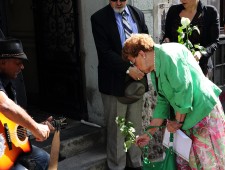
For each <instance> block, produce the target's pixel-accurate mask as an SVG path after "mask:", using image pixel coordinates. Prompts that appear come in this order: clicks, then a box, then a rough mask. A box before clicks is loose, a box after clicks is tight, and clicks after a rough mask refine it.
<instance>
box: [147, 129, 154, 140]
mask: <svg viewBox="0 0 225 170" xmlns="http://www.w3.org/2000/svg"><path fill="white" fill-rule="evenodd" d="M145 134H147V135H148V137H149V138H150V139H152V138H153V137H152V134H151V133H150V132H149V131H145Z"/></svg>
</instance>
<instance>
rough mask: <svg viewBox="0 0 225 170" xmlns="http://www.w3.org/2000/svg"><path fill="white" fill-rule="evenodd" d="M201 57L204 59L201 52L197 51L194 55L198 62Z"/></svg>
mask: <svg viewBox="0 0 225 170" xmlns="http://www.w3.org/2000/svg"><path fill="white" fill-rule="evenodd" d="M201 57H202V54H201V53H200V51H196V52H195V53H194V58H195V60H196V61H197V62H198V61H199V60H200V59H201Z"/></svg>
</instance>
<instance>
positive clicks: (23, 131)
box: [17, 126, 27, 141]
mask: <svg viewBox="0 0 225 170" xmlns="http://www.w3.org/2000/svg"><path fill="white" fill-rule="evenodd" d="M17 135H18V138H19V139H20V140H21V141H24V140H25V139H26V137H27V131H26V129H25V128H24V127H22V126H18V128H17Z"/></svg>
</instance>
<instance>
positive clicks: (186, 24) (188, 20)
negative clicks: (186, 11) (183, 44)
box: [181, 17, 191, 29]
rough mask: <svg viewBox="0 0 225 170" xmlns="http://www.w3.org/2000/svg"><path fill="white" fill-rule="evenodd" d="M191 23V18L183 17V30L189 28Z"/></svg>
mask: <svg viewBox="0 0 225 170" xmlns="http://www.w3.org/2000/svg"><path fill="white" fill-rule="evenodd" d="M190 23H191V21H190V19H189V18H185V17H182V18H181V25H182V28H183V29H184V28H187V26H188V25H189V24H190Z"/></svg>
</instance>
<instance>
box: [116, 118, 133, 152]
mask: <svg viewBox="0 0 225 170" xmlns="http://www.w3.org/2000/svg"><path fill="white" fill-rule="evenodd" d="M116 123H117V125H118V127H119V128H120V132H121V134H122V135H123V136H124V137H125V142H124V151H125V152H127V150H128V149H129V148H130V147H131V145H132V144H134V143H135V139H136V136H135V134H134V133H135V129H134V125H133V123H132V122H129V121H128V122H126V120H125V118H123V117H121V116H117V117H116Z"/></svg>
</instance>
